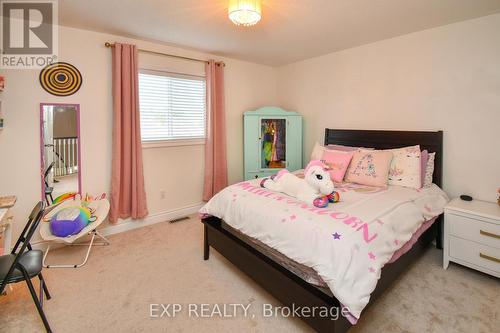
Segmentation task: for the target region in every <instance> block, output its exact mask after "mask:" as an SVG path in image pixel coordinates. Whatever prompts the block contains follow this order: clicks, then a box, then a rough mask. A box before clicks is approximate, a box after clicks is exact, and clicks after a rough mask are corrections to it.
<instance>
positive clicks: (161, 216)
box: [98, 202, 204, 236]
mask: <svg viewBox="0 0 500 333" xmlns="http://www.w3.org/2000/svg"><path fill="white" fill-rule="evenodd" d="M203 205H204V203H203V202H200V203H197V204H194V205H190V206H185V207H182V208H178V209H174V210H170V211H166V212H161V213H156V214H151V215H148V216H146V217H145V218H144V219H142V220H132V219H126V220H121V221H120V222H119V223H118V224H114V225H108V226H107V227H105V228H102V229H98V230H99V232H100V233H101V234H102V235H104V236H109V235H114V234H118V233H121V232H125V231H129V230H134V229H138V228H142V227H146V226H148V225H153V224H156V223H160V222H166V221H170V220H173V219H177V218H180V217H184V216H186V215H191V214H195V213H197V212H198V211H199V210H200V208H201V207H203Z"/></svg>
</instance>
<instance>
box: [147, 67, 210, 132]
mask: <svg viewBox="0 0 500 333" xmlns="http://www.w3.org/2000/svg"><path fill="white" fill-rule="evenodd" d="M205 94H206V92H205V78H203V77H198V76H189V75H178V74H171V73H163V72H160V73H158V72H154V73H153V72H149V71H148V72H141V73H139V107H140V115H141V117H140V118H141V136H142V141H161V140H179V139H199V138H204V137H205V110H206V106H205Z"/></svg>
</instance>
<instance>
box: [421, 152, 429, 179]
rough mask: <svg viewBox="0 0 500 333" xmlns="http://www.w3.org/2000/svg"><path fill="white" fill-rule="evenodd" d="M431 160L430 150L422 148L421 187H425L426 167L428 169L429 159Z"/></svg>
mask: <svg viewBox="0 0 500 333" xmlns="http://www.w3.org/2000/svg"><path fill="white" fill-rule="evenodd" d="M428 160H429V152H428V151H427V149H426V150H422V152H421V153H420V179H421V183H422V184H421V187H424V180H425V169H427V161H428Z"/></svg>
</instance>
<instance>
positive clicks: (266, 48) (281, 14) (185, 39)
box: [59, 0, 500, 66]
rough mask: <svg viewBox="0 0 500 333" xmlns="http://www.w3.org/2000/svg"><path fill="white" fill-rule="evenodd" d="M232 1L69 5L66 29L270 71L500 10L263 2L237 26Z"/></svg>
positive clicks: (443, 3) (491, 4)
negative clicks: (250, 20) (254, 20)
mask: <svg viewBox="0 0 500 333" xmlns="http://www.w3.org/2000/svg"><path fill="white" fill-rule="evenodd" d="M227 2H228V1H227V0H85V1H83V0H62V1H59V17H60V24H62V25H67V26H72V27H78V28H83V29H89V30H95V31H102V32H108V33H114V34H118V35H124V36H133V37H139V38H145V39H150V40H157V41H160V42H166V43H173V44H178V45H181V46H187V47H190V48H196V49H199V50H202V51H206V52H210V53H213V54H217V55H222V56H229V57H234V58H238V59H243V60H248V61H252V62H257V63H262V64H267V65H273V66H278V65H284V64H288V63H292V62H295V61H298V60H302V59H307V58H311V57H315V56H319V55H322V54H327V53H330V52H334V51H338V50H342V49H346V48H350V47H354V46H359V45H363V44H367V43H371V42H375V41H378V40H382V39H387V38H391V37H395V36H399V35H403V34H407V33H410V32H415V31H420V30H424V29H428V28H432V27H436V26H440V25H444V24H449V23H452V22H457V21H462V20H466V19H470V18H474V17H479V16H484V15H488V14H493V13H496V12H500V0H264V1H263V10H262V11H263V13H262V20H261V21H260V22H259V23H258V24H257V25H256V26H254V27H246V28H245V27H237V26H235V25H234V24H233V23H231V22H230V21H229V19H228V18H227Z"/></svg>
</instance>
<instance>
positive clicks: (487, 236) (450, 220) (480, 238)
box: [445, 213, 500, 249]
mask: <svg viewBox="0 0 500 333" xmlns="http://www.w3.org/2000/svg"><path fill="white" fill-rule="evenodd" d="M445 223H446V224H448V225H449V230H450V234H451V235H453V236H457V237H460V238H464V239H468V240H471V241H474V242H477V243H481V244H484V245H488V246H491V247H495V248H497V249H500V226H499V225H498V224H493V223H488V222H484V221H480V220H476V219H473V218H470V217H465V216H460V215H455V214H451V213H447V214H446V216H445Z"/></svg>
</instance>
